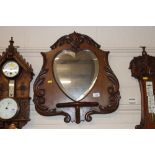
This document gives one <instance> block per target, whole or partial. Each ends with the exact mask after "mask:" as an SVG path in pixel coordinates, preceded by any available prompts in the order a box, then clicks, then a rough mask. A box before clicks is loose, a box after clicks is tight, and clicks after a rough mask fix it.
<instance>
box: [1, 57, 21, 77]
mask: <svg viewBox="0 0 155 155" xmlns="http://www.w3.org/2000/svg"><path fill="white" fill-rule="evenodd" d="M11 63H12V64H11ZM9 65H10V66H9ZM11 65H14V66H11ZM8 67H10V68H9V69H8ZM11 67H12V68H11ZM13 67H14V68H15V69H16V73H13V71H14V70H15V69H14V70H13ZM19 70H20V67H19V65H18V63H17V62H16V61H14V60H8V61H6V62H5V63H4V64H3V66H2V72H3V74H4V76H5V77H7V78H14V77H16V76H17V75H18V74H19Z"/></svg>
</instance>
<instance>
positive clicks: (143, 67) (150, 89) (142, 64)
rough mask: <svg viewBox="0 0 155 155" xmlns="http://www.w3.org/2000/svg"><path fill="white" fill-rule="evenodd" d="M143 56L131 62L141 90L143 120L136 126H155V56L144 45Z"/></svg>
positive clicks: (132, 71)
mask: <svg viewBox="0 0 155 155" xmlns="http://www.w3.org/2000/svg"><path fill="white" fill-rule="evenodd" d="M142 49H143V51H142V56H138V57H134V58H133V60H132V61H131V62H130V67H129V69H131V73H132V76H133V77H135V78H136V79H138V81H139V84H140V91H141V99H142V101H141V122H140V125H136V127H135V128H138V129H139V128H155V100H154V94H155V57H153V56H150V55H148V54H147V52H146V50H145V47H142Z"/></svg>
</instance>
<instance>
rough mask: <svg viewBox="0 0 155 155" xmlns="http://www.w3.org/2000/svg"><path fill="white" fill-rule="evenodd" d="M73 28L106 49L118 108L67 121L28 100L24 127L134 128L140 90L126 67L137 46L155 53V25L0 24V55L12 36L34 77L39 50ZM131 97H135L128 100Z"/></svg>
mask: <svg viewBox="0 0 155 155" xmlns="http://www.w3.org/2000/svg"><path fill="white" fill-rule="evenodd" d="M73 31H77V32H79V33H83V34H86V35H89V36H90V37H91V38H93V39H94V40H95V41H96V42H98V43H99V44H100V45H101V48H102V49H103V50H109V51H110V55H109V62H110V65H111V68H112V70H113V71H114V73H115V74H116V76H117V77H118V79H119V82H120V93H121V101H120V106H119V108H118V110H117V111H116V112H114V113H112V114H108V115H93V120H92V121H91V122H90V123H88V122H82V123H81V124H79V125H77V124H76V123H69V124H66V123H64V121H63V118H64V117H62V116H54V117H44V116H41V115H39V114H38V113H37V112H36V111H35V109H34V103H33V101H32V100H31V113H30V118H31V121H30V122H29V123H28V124H27V125H26V126H25V127H24V128H134V127H135V125H137V124H139V122H140V102H141V101H140V90H139V85H138V81H137V80H136V79H134V78H133V77H131V72H130V70H129V69H128V68H129V63H130V61H131V59H132V58H133V57H134V56H138V55H141V49H140V48H139V46H147V52H148V54H150V55H154V56H155V27H0V54H1V52H3V51H4V50H5V48H6V47H7V46H8V45H9V42H8V41H9V40H10V37H11V36H12V37H14V41H15V46H20V48H19V49H18V51H20V52H21V54H22V55H23V57H25V58H26V60H27V61H28V62H29V63H30V64H32V67H33V69H34V73H35V77H34V79H33V81H32V83H31V94H30V95H31V97H32V98H33V89H32V88H33V82H34V80H35V78H36V76H37V75H38V73H39V71H40V69H41V66H42V57H41V55H40V52H46V51H49V50H50V48H49V47H50V46H51V45H52V44H53V43H54V42H55V41H56V40H57V39H59V38H60V37H61V36H63V35H65V34H70V33H72V32H73ZM130 99H135V101H134V103H130V102H129V100H130Z"/></svg>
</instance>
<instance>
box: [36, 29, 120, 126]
mask: <svg viewBox="0 0 155 155" xmlns="http://www.w3.org/2000/svg"><path fill="white" fill-rule="evenodd" d="M41 54H42V56H43V66H42V69H41V71H40V73H39V75H38V77H37V79H36V81H35V83H34V103H35V108H36V110H37V112H38V113H39V114H41V115H44V116H56V115H63V116H64V121H65V122H66V123H69V122H76V123H80V122H81V121H85V120H86V121H88V122H89V121H91V120H92V115H93V114H108V113H112V112H114V111H115V110H116V109H117V108H118V105H119V100H120V92H119V82H118V80H117V77H116V76H115V75H114V73H113V71H112V70H111V68H110V66H109V63H108V54H109V52H106V51H103V50H101V49H100V45H99V44H97V43H96V42H95V41H94V40H93V39H91V38H90V37H89V36H87V35H83V34H80V33H76V32H74V33H72V34H69V35H65V36H63V37H61V38H60V39H59V40H57V41H56V43H54V44H53V45H52V46H51V51H49V52H46V53H41Z"/></svg>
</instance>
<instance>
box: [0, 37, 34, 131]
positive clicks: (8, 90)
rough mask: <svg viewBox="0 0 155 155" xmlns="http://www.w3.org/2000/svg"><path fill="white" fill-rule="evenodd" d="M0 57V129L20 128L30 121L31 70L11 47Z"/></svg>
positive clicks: (11, 41)
mask: <svg viewBox="0 0 155 155" xmlns="http://www.w3.org/2000/svg"><path fill="white" fill-rule="evenodd" d="M13 44H14V41H13V38H12V37H11V40H10V45H9V46H8V48H7V49H6V51H5V52H3V53H2V56H0V128H1V129H15V128H22V127H23V126H24V125H25V124H26V123H27V122H28V121H30V118H29V113H30V96H29V93H30V82H31V80H32V78H33V75H34V74H33V69H32V67H31V65H29V64H28V63H27V62H26V61H25V59H24V58H23V57H22V56H21V55H20V54H19V52H17V49H16V48H15V47H14V46H13Z"/></svg>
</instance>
